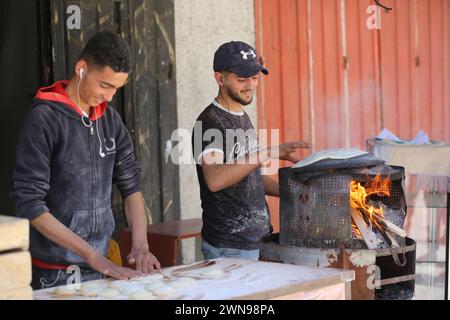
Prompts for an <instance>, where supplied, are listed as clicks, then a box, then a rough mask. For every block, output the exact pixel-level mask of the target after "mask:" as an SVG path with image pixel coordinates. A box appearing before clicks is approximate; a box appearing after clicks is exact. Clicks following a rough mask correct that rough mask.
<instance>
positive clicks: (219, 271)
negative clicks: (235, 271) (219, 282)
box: [200, 269, 225, 278]
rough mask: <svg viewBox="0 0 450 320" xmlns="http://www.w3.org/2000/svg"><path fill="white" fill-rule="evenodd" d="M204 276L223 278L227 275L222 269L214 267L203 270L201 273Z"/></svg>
mask: <svg viewBox="0 0 450 320" xmlns="http://www.w3.org/2000/svg"><path fill="white" fill-rule="evenodd" d="M200 275H201V276H203V277H209V278H221V277H223V276H224V275H225V273H224V272H223V270H222V269H213V270H206V271H203V272H202V273H201V274H200Z"/></svg>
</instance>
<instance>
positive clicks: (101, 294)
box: [98, 288, 120, 298]
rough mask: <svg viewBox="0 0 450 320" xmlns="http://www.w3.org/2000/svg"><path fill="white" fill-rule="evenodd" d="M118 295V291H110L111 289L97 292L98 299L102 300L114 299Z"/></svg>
mask: <svg viewBox="0 0 450 320" xmlns="http://www.w3.org/2000/svg"><path fill="white" fill-rule="evenodd" d="M119 295H120V291H119V290H117V289H111V288H107V289H102V290H100V291H99V292H98V296H99V297H103V298H114V297H117V296H119Z"/></svg>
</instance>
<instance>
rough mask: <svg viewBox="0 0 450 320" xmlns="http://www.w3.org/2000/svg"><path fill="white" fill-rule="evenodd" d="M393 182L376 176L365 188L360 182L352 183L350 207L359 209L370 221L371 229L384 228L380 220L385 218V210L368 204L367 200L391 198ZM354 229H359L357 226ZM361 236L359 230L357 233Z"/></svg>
mask: <svg viewBox="0 0 450 320" xmlns="http://www.w3.org/2000/svg"><path fill="white" fill-rule="evenodd" d="M390 190H391V180H390V179H389V178H384V179H382V178H381V176H379V175H378V176H376V177H375V178H374V179H373V180H372V181H371V182H370V183H369V185H368V186H366V187H363V186H362V185H361V183H360V182H357V181H353V180H352V181H351V182H350V206H351V207H352V208H355V209H358V210H359V211H360V212H361V213H362V214H363V215H365V217H366V218H367V220H368V221H369V223H370V225H371V227H372V226H374V227H376V228H378V229H380V230H382V228H383V227H382V226H381V225H380V223H379V221H380V220H379V218H383V208H381V207H379V208H377V207H374V206H371V205H369V204H367V202H366V201H367V198H368V197H370V196H372V195H378V196H380V197H383V196H390ZM352 227H353V229H357V227H356V225H353V226H352ZM356 234H357V235H358V234H360V233H359V230H358V232H357V233H356Z"/></svg>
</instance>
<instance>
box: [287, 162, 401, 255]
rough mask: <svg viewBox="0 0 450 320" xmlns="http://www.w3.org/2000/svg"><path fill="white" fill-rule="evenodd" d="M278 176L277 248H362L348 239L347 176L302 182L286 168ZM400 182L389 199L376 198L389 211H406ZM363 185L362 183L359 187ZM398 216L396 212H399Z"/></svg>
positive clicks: (349, 174) (349, 224)
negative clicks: (278, 223) (278, 220)
mask: <svg viewBox="0 0 450 320" xmlns="http://www.w3.org/2000/svg"><path fill="white" fill-rule="evenodd" d="M279 176H280V244H282V245H288V246H304V247H337V246H340V245H343V246H345V247H347V248H364V245H362V244H361V241H355V240H354V239H353V238H352V220H351V216H350V193H349V186H350V182H351V180H352V175H351V172H350V173H349V172H348V171H346V172H345V173H339V172H333V173H330V174H322V175H317V177H316V178H312V179H309V180H307V181H306V182H302V181H305V179H302V177H301V174H299V173H295V172H293V171H291V170H289V168H283V169H280V170H279ZM402 181H403V179H399V180H396V181H393V183H392V186H391V190H389V191H390V193H391V195H390V196H389V197H378V198H379V199H375V201H381V202H382V203H383V204H384V205H386V206H389V207H391V208H392V209H393V210H397V211H398V210H400V209H404V211H401V212H403V213H404V212H405V211H406V206H405V201H404V193H403V189H402ZM363 184H364V183H363ZM399 212H400V211H399Z"/></svg>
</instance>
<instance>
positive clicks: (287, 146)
mask: <svg viewBox="0 0 450 320" xmlns="http://www.w3.org/2000/svg"><path fill="white" fill-rule="evenodd" d="M309 148H311V145H310V144H309V143H308V142H304V141H295V142H289V143H284V144H280V145H278V146H274V147H270V148H268V149H267V155H268V156H269V157H270V158H271V159H280V160H288V161H291V162H293V163H296V162H298V161H299V160H300V159H297V158H296V157H294V156H293V155H292V153H294V152H295V151H297V150H298V149H309Z"/></svg>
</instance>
